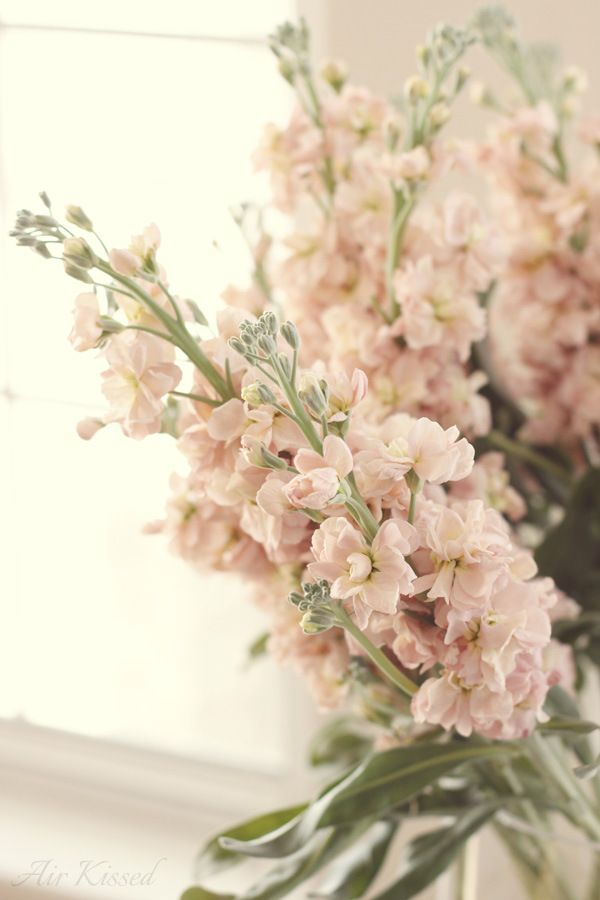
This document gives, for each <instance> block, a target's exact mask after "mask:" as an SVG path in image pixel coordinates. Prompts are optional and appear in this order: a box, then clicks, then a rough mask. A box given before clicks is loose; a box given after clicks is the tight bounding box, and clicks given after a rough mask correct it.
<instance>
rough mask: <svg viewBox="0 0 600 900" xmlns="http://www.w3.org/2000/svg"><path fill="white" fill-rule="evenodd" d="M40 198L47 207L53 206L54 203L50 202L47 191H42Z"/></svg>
mask: <svg viewBox="0 0 600 900" xmlns="http://www.w3.org/2000/svg"><path fill="white" fill-rule="evenodd" d="M40 200H41V201H42V203H43V204H44V206H45V207H46V209H51V208H52V204H51V203H50V197H49V196H48V194H47V193H46V191H40Z"/></svg>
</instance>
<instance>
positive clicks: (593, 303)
mask: <svg viewBox="0 0 600 900" xmlns="http://www.w3.org/2000/svg"><path fill="white" fill-rule="evenodd" d="M481 18H482V22H481V25H482V32H483V36H484V39H485V41H486V42H487V43H488V46H490V47H491V49H492V52H493V53H494V54H495V55H496V56H497V57H498V58H499V61H500V62H501V63H502V64H503V65H504V67H505V68H506V69H507V70H508V72H509V73H510V74H511V75H512V76H513V77H514V78H515V80H516V81H517V84H518V86H519V88H520V91H521V95H522V98H523V99H522V100H519V99H517V100H516V101H514V102H513V104H512V105H511V106H509V107H506V106H503V105H502V104H500V103H499V102H498V101H497V100H496V98H495V97H494V96H493V95H492V94H491V92H490V91H489V90H486V89H484V88H480V89H479V90H478V93H479V97H478V99H479V100H480V101H481V102H482V103H483V104H484V105H486V106H489V107H491V108H492V109H493V110H494V113H495V120H494V123H493V125H492V127H491V128H490V133H489V136H488V139H487V140H486V141H484V142H483V143H482V144H481V145H479V146H478V147H477V148H476V153H477V157H478V160H479V163H480V165H481V170H482V171H485V172H486V173H487V176H488V178H489V182H490V184H491V187H492V192H491V193H492V203H493V208H494V221H495V222H496V224H497V226H498V228H499V230H500V231H501V233H502V235H503V244H504V251H505V253H504V258H503V262H502V264H501V266H500V268H499V275H498V281H497V285H496V288H495V290H494V292H493V296H492V302H491V303H490V328H489V334H490V344H491V348H490V349H491V351H492V364H493V367H494V373H495V377H496V379H497V381H498V382H499V383H501V384H502V386H503V388H504V391H505V392H507V393H508V394H509V395H510V397H511V399H512V401H513V402H514V403H515V404H516V405H517V406H518V407H519V409H520V412H521V413H522V414H523V416H524V417H525V424H524V427H523V428H522V430H521V435H522V436H523V437H524V438H525V439H526V440H529V441H532V442H534V443H540V444H552V443H561V444H563V445H564V446H566V447H567V448H568V449H570V450H573V449H574V448H575V447H576V445H577V444H578V443H579V442H581V441H584V442H587V441H589V440H590V439H592V443H593V442H594V441H595V440H597V437H598V427H599V425H600V303H599V302H598V297H599V296H600V241H599V239H598V227H599V226H600V158H599V156H598V149H599V148H600V121H599V120H598V117H587V118H582V119H581V121H580V126H579V129H578V131H579V137H580V138H581V140H582V142H583V144H584V145H588V146H587V147H586V148H585V152H584V153H582V154H581V156H582V159H578V160H577V163H576V165H573V166H572V167H570V166H569V164H568V161H567V157H566V153H565V150H564V147H563V142H564V132H565V129H566V127H567V125H568V124H569V120H570V119H571V118H572V117H573V114H574V112H575V110H576V107H577V101H578V96H579V95H580V94H581V93H582V92H583V90H584V89H585V77H584V75H583V73H581V72H580V71H579V70H577V69H575V68H567V69H564V70H562V71H555V70H554V66H553V60H551V59H550V60H545V59H544V57H543V56H542V57H541V58H540V57H539V53H535V52H533V51H531V50H529V49H528V48H527V47H522V46H519V43H518V36H517V35H516V33H515V31H514V23H512V22H511V20H510V18H509V17H507V16H506V15H505V14H502V13H500V12H499V11H495V13H494V14H492V13H488V14H485V15H483V16H482V17H481ZM515 60H516V62H515ZM590 148H591V149H590Z"/></svg>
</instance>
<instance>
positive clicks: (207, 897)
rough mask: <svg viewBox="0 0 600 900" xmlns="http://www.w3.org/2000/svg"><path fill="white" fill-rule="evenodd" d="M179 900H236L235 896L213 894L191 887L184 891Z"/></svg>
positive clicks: (212, 892)
mask: <svg viewBox="0 0 600 900" xmlns="http://www.w3.org/2000/svg"><path fill="white" fill-rule="evenodd" d="M180 900H236V897H235V894H215V892H214V891H206V890H205V889H204V888H201V887H191V888H188V889H187V891H184V892H183V894H182V895H181V897H180Z"/></svg>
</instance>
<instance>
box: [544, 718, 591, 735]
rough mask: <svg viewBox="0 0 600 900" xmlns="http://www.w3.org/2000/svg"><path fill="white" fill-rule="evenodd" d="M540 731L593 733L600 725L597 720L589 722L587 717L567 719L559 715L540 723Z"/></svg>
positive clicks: (576, 733)
mask: <svg viewBox="0 0 600 900" xmlns="http://www.w3.org/2000/svg"><path fill="white" fill-rule="evenodd" d="M537 728H538V731H544V732H549V733H551V734H574V735H581V734H591V733H592V731H597V729H598V728H600V725H596V723H595V722H587V721H586V720H585V719H566V718H562V717H561V716H557V717H556V718H554V719H549V720H548V721H547V722H543V723H542V724H541V725H538V727H537Z"/></svg>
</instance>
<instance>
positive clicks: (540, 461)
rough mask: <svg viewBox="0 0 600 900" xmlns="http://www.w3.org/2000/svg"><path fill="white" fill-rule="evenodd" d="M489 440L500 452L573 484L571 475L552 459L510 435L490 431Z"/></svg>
mask: <svg viewBox="0 0 600 900" xmlns="http://www.w3.org/2000/svg"><path fill="white" fill-rule="evenodd" d="M487 440H488V441H489V443H490V444H492V445H493V446H494V447H498V448H499V449H500V450H504V451H505V452H506V453H508V454H510V455H511V456H516V457H517V458H518V459H522V460H524V461H525V462H529V463H531V464H532V465H534V466H536V467H537V468H538V469H543V471H545V472H547V473H548V474H549V475H554V477H555V478H560V480H561V481H564V482H566V483H567V484H571V483H572V481H573V479H572V476H571V474H570V473H569V472H568V471H567V470H566V469H563V467H562V466H560V465H558V463H555V462H553V461H552V460H551V459H547V458H546V457H545V456H543V455H542V454H541V453H538V452H537V450H534V449H533V448H532V447H529V446H527V445H526V444H521V443H519V441H515V440H513V439H512V438H509V437H508V435H506V434H503V433H502V432H501V431H497V430H496V429H494V430H493V431H490V433H489V434H488V435H487Z"/></svg>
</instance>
